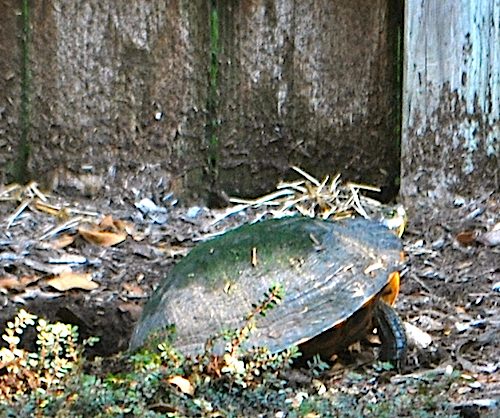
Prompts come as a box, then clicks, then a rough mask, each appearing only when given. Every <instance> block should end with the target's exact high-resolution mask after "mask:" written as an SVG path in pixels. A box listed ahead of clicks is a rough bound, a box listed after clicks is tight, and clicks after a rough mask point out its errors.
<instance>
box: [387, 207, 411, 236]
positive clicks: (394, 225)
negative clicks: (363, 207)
mask: <svg viewBox="0 0 500 418" xmlns="http://www.w3.org/2000/svg"><path fill="white" fill-rule="evenodd" d="M407 220H408V218H407V216H406V210H405V208H404V207H403V205H397V206H396V207H395V208H390V209H388V210H385V211H384V212H383V213H382V217H381V219H380V223H381V224H382V225H384V226H385V227H386V228H388V229H390V230H391V231H394V232H395V233H396V234H397V236H398V237H401V236H402V235H403V232H404V230H405V228H406V223H407Z"/></svg>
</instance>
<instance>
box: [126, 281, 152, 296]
mask: <svg viewBox="0 0 500 418" xmlns="http://www.w3.org/2000/svg"><path fill="white" fill-rule="evenodd" d="M123 288H124V289H125V290H126V292H127V296H128V297H130V298H144V297H146V296H147V295H146V292H145V290H144V289H143V288H141V287H140V286H139V285H137V284H134V283H124V284H123Z"/></svg>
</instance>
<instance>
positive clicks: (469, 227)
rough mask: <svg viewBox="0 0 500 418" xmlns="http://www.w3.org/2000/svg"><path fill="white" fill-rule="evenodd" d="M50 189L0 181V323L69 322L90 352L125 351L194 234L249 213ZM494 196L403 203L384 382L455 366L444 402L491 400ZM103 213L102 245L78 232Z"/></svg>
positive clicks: (490, 406)
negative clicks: (389, 371)
mask: <svg viewBox="0 0 500 418" xmlns="http://www.w3.org/2000/svg"><path fill="white" fill-rule="evenodd" d="M148 190H149V191H148ZM58 192H59V193H58V194H56V195H54V194H53V195H51V196H48V195H41V194H40V195H39V194H38V190H37V189H36V188H35V189H18V190H9V189H8V188H6V187H5V186H4V187H3V188H2V187H0V199H1V200H0V214H1V216H0V307H1V312H0V330H3V329H4V326H5V323H6V321H7V320H9V319H11V318H12V317H13V316H14V314H15V312H16V311H17V310H18V309H20V308H25V309H27V310H29V311H30V312H32V313H34V314H37V315H40V316H43V317H46V318H48V319H50V320H58V321H62V322H66V323H72V324H76V325H78V326H79V330H80V334H81V336H83V337H88V336H97V337H99V338H100V341H99V343H98V344H96V345H95V346H94V347H93V348H91V349H90V351H89V354H90V355H91V356H94V355H99V356H108V355H111V354H113V353H116V352H118V351H121V350H125V349H126V348H127V345H128V340H129V337H130V334H131V332H132V329H133V326H134V323H135V322H136V321H137V320H138V318H139V316H140V313H141V306H142V305H143V304H144V303H145V302H146V300H147V298H148V296H149V295H150V294H151V293H152V292H153V290H154V288H155V287H156V285H157V284H158V282H159V281H160V280H161V279H162V278H163V277H165V275H166V274H167V272H168V270H169V268H170V267H171V266H172V265H173V264H174V263H175V262H176V261H177V260H178V259H179V258H180V257H182V256H183V255H185V254H186V253H187V252H188V250H189V249H190V248H191V247H192V246H193V245H195V244H196V242H197V241H199V240H201V239H203V238H206V237H207V236H210V235H211V234H214V233H219V232H221V231H223V230H225V229H227V228H230V227H233V226H235V225H238V224H241V223H243V222H247V221H249V220H252V219H254V218H255V217H256V216H257V215H258V213H259V210H247V211H242V212H237V213H235V214H233V215H231V216H225V217H224V215H227V212H226V211H224V210H217V211H213V210H208V209H206V208H200V207H183V206H182V205H181V203H179V202H177V200H176V198H175V196H173V195H172V194H169V193H168V191H166V190H165V191H164V190H162V189H161V187H154V185H153V186H152V187H150V188H149V189H147V190H146V189H144V190H131V191H130V195H129V196H122V195H119V194H118V193H115V194H113V193H112V192H111V191H109V193H108V194H107V195H106V196H105V197H96V196H91V197H88V198H75V197H74V196H75V193H74V191H72V190H71V189H68V190H61V191H58ZM41 198H42V200H43V198H46V202H44V203H43V202H42V203H40V202H41V200H40V199H41ZM146 198H147V199H151V200H144V199H146ZM153 201H154V203H153ZM21 202H24V203H26V206H25V207H24V208H22V207H21V206H20V204H21ZM499 203H500V202H499V200H498V196H496V195H494V194H489V195H485V196H475V197H473V198H470V197H464V198H461V197H459V196H457V197H456V199H455V200H454V201H453V202H450V203H449V204H448V205H442V206H440V207H438V206H432V207H426V206H416V207H413V208H408V214H409V224H408V228H407V230H406V232H405V234H404V236H403V240H404V244H405V250H406V253H407V256H408V262H407V267H406V268H405V270H404V274H403V282H402V294H401V295H400V297H399V299H398V301H397V305H396V308H397V311H398V312H399V313H400V315H401V317H402V319H403V320H404V321H405V322H406V323H407V324H410V325H409V326H410V327H411V326H412V325H413V326H414V328H412V329H413V330H414V329H415V327H416V329H417V331H412V330H411V329H410V330H409V331H410V332H411V333H413V332H417V334H416V336H415V337H413V336H410V343H411V345H410V349H409V353H408V359H407V365H406V367H405V368H404V370H403V373H402V374H401V375H398V376H397V377H395V378H396V379H405V378H418V377H419V376H423V375H424V374H425V373H427V372H428V371H430V370H432V371H434V372H436V373H443V374H446V373H450V372H451V371H453V370H458V371H460V372H461V373H462V375H463V376H464V377H465V380H464V383H463V384H461V385H458V386H456V387H454V389H453V390H450V392H449V394H448V396H449V398H450V400H451V401H452V402H453V403H455V404H457V405H464V406H466V407H471V406H472V407H477V409H478V410H483V409H484V408H485V410H486V411H490V412H491V411H495V410H496V411H498V410H497V408H498V407H499V406H498V404H499V402H500V374H499V370H500V357H499V353H500V342H499V329H500V321H499V319H498V318H499V313H500V307H499V304H500V274H499V260H500V257H499V253H500V246H498V245H497V244H498V243H497V244H495V242H493V241H492V239H494V238H495V234H490V235H484V233H485V232H492V231H493V228H494V226H495V225H496V224H497V223H498V222H499V219H498V214H499V213H500V212H499ZM21 209H22V210H21ZM104 215H111V217H112V218H110V217H108V218H107V221H105V223H104V224H102V225H101V227H100V229H99V230H100V232H107V233H108V235H107V238H109V239H115V238H117V241H118V243H117V244H115V245H112V246H106V242H107V241H102V237H101V238H100V237H97V238H95V237H94V238H92V237H90V238H89V237H88V236H85V230H89V229H91V230H92V228H94V229H95V228H96V227H95V226H92V225H96V224H98V223H99V222H100V221H101V220H102V218H103V216H104ZM218 219H221V220H220V221H218V222H217V220H218ZM120 221H121V222H120ZM82 231H83V232H82ZM100 239H101V241H100ZM120 239H123V241H122V242H119V241H120ZM496 240H497V241H498V235H496ZM68 272H69V273H68ZM78 274H79V276H78ZM77 276H78V277H77ZM75 277H77V280H76V281H74V280H73V279H75ZM82 277H83V279H84V283H83V284H82V282H81V280H82ZM54 279H57V280H55V281H54ZM85 281H86V282H85ZM75 283H80V284H75ZM89 283H91V284H90V285H89ZM74 286H77V287H83V288H85V289H87V290H84V289H80V288H74ZM65 289H67V290H65ZM413 340H416V341H417V345H418V344H420V347H419V346H417V345H415V344H416V343H415V342H413ZM362 357H363V356H362V355H360V358H362ZM350 367H352V366H350ZM467 379H469V380H468V381H467ZM333 380H335V384H338V382H339V379H338V378H335V379H334V378H332V381H333ZM472 416H479V415H472Z"/></svg>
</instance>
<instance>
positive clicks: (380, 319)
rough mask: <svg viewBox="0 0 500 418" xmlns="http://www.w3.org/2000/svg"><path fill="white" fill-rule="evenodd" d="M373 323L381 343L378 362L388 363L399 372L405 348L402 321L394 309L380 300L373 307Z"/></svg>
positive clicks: (404, 355)
mask: <svg viewBox="0 0 500 418" xmlns="http://www.w3.org/2000/svg"><path fill="white" fill-rule="evenodd" d="M375 321H376V325H377V331H378V334H379V336H380V340H381V342H382V348H381V350H380V360H382V361H390V362H391V363H393V364H394V365H395V366H396V368H397V369H398V370H401V366H402V365H403V363H404V360H405V357H406V348H407V342H406V334H405V330H404V325H403V321H401V318H399V316H398V314H397V313H396V312H395V311H394V309H393V308H392V307H391V306H389V305H388V304H387V303H385V302H383V301H382V300H379V301H378V303H377V305H376V306H375Z"/></svg>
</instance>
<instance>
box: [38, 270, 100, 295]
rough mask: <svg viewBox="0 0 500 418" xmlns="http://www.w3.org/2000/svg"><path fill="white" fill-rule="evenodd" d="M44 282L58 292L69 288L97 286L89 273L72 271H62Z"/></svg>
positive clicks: (95, 287)
mask: <svg viewBox="0 0 500 418" xmlns="http://www.w3.org/2000/svg"><path fill="white" fill-rule="evenodd" d="M46 283H47V284H48V285H49V286H52V287H53V288H54V289H56V290H59V291H60V292H64V291H65V290H69V289H83V290H94V289H97V288H98V287H99V285H98V284H97V283H96V282H93V281H92V274H91V273H76V272H72V271H68V272H63V273H61V274H59V275H57V276H56V277H54V278H53V279H49V280H47V281H46Z"/></svg>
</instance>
